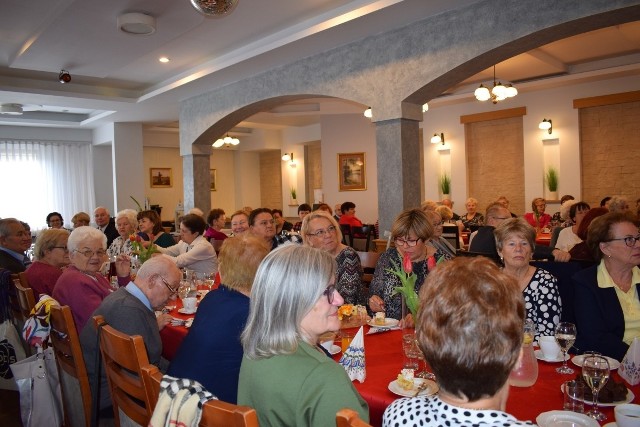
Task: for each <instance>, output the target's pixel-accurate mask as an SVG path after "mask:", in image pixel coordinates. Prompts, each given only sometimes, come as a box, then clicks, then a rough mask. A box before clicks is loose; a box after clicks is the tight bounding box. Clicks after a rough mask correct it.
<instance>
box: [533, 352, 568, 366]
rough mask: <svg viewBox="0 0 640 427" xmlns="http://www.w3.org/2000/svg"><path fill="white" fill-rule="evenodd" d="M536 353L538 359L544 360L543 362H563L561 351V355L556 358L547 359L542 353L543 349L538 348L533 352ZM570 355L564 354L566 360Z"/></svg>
mask: <svg viewBox="0 0 640 427" xmlns="http://www.w3.org/2000/svg"><path fill="white" fill-rule="evenodd" d="M533 353H534V354H535V355H536V359H538V360H542V361H543V362H549V363H555V362H562V353H560V356H558V357H556V358H555V359H547V358H546V357H544V354H542V350H536V351H534V352H533ZM569 357H571V356H569V355H568V354H565V355H564V360H569Z"/></svg>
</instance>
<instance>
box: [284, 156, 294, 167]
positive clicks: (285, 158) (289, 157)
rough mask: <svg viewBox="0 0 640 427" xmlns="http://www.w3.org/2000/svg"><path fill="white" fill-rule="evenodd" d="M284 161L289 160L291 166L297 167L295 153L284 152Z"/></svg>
mask: <svg viewBox="0 0 640 427" xmlns="http://www.w3.org/2000/svg"><path fill="white" fill-rule="evenodd" d="M282 161H283V162H289V167H292V168H295V167H296V163H295V162H294V161H293V153H284V156H282Z"/></svg>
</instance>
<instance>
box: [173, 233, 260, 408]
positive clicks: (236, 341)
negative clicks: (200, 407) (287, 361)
mask: <svg viewBox="0 0 640 427" xmlns="http://www.w3.org/2000/svg"><path fill="white" fill-rule="evenodd" d="M270 249H271V247H270V246H268V245H265V243H264V242H263V241H262V240H260V239H258V238H256V237H253V236H250V235H247V234H245V235H243V236H238V237H232V238H230V239H227V240H225V242H224V243H223V244H222V248H221V249H220V256H219V258H218V261H219V262H220V279H221V285H220V287H219V288H218V290H216V291H215V292H210V293H208V294H207V295H206V297H205V298H204V299H203V300H202V302H201V303H200V305H199V306H198V313H197V314H196V317H195V319H194V321H193V325H192V326H191V328H190V329H189V333H188V334H187V336H186V338H185V339H184V341H183V342H182V344H181V345H180V348H179V349H178V352H177V354H176V357H175V358H174V359H173V361H172V362H171V366H169V371H168V372H167V373H168V374H169V375H172V376H174V377H178V378H190V379H192V380H196V381H198V382H200V383H201V384H202V385H203V386H205V387H206V389H207V390H209V391H210V392H212V393H213V394H215V395H216V396H217V397H218V398H219V399H220V400H224V401H225V402H230V403H236V401H237V399H238V376H239V375H240V363H241V362H242V344H241V343H240V334H241V333H242V330H243V329H244V326H245V324H246V322H247V317H248V316H249V297H250V294H251V285H252V284H253V279H254V277H255V275H256V271H257V270H258V265H259V264H260V262H261V261H262V260H263V258H264V257H265V256H267V254H268V253H269V250H270Z"/></svg>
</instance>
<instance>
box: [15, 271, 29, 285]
mask: <svg viewBox="0 0 640 427" xmlns="http://www.w3.org/2000/svg"><path fill="white" fill-rule="evenodd" d="M18 279H20V284H21V285H22V286H23V287H24V288H30V287H31V285H30V284H29V279H28V278H27V273H25V272H24V271H21V272H20V273H18Z"/></svg>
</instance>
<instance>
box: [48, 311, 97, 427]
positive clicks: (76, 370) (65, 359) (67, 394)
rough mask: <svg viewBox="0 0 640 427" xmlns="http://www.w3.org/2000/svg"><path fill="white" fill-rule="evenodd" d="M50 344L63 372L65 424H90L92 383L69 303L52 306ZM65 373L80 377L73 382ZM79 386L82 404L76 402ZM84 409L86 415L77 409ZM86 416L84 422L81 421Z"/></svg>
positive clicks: (74, 426) (74, 425) (61, 379)
mask: <svg viewBox="0 0 640 427" xmlns="http://www.w3.org/2000/svg"><path fill="white" fill-rule="evenodd" d="M50 323H51V332H50V337H51V344H52V346H53V351H54V353H55V355H56V363H57V364H58V371H59V372H60V387H61V389H62V401H63V404H64V418H65V420H64V424H65V426H73V427H77V426H82V425H84V426H87V427H88V426H89V425H90V424H91V386H90V385H89V377H88V376H87V368H86V365H85V363H84V356H83V355H82V348H81V347H80V339H79V338H78V331H77V330H76V325H75V323H74V322H73V315H72V314H71V309H70V308H69V306H68V305H65V306H62V307H58V306H52V307H51V316H50ZM65 375H69V376H71V377H73V378H75V379H76V380H77V384H73V383H72V382H71V380H70V379H67V378H66V377H65ZM78 388H79V389H80V398H81V399H82V405H76V404H75V403H76V400H77V397H78V395H77V389H78ZM80 408H82V409H83V410H84V413H83V414H80V413H79V412H78V409H80ZM81 415H82V416H84V422H82V421H83V420H81V418H82V417H81Z"/></svg>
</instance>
